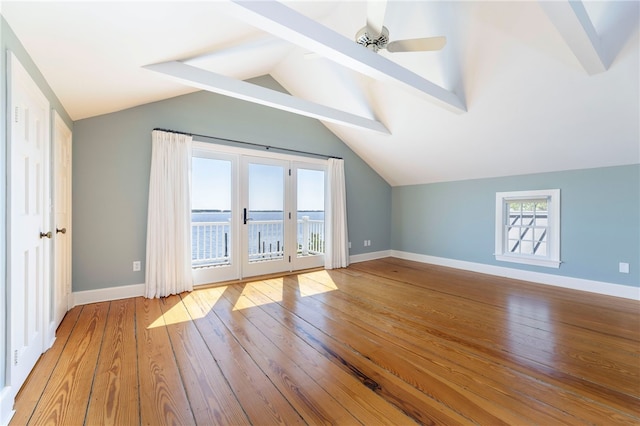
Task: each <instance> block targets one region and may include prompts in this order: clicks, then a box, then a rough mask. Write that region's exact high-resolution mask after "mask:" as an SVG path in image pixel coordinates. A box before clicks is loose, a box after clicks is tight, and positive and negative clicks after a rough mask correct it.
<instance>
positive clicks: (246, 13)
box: [227, 0, 466, 113]
mask: <svg viewBox="0 0 640 426" xmlns="http://www.w3.org/2000/svg"><path fill="white" fill-rule="evenodd" d="M230 5H235V7H229V8H227V10H228V12H229V13H231V14H232V15H233V16H235V17H236V18H238V19H241V20H243V21H245V22H246V23H248V24H250V25H253V26H255V27H257V28H260V29H262V30H264V31H267V32H269V33H271V34H273V35H276V36H278V37H280V38H282V39H284V40H287V41H289V42H291V43H294V44H297V45H299V46H302V47H304V48H305V49H308V50H311V51H314V52H317V53H318V54H320V55H322V56H325V57H326V58H329V59H331V60H333V61H334V62H336V63H338V64H341V65H343V66H346V67H348V68H351V69H353V70H355V71H357V72H360V73H362V74H364V75H367V76H369V77H372V78H374V79H376V80H380V81H386V82H392V83H395V84H398V85H400V86H403V87H405V88H408V89H409V90H411V91H413V92H414V93H418V94H420V95H422V96H424V97H425V98H427V99H429V100H430V101H433V102H435V103H436V104H438V105H440V106H442V107H444V108H447V109H448V110H450V111H454V112H457V113H461V112H465V111H466V107H465V105H464V103H463V102H462V101H461V100H460V98H459V97H458V96H457V95H456V94H455V93H453V92H450V91H448V90H446V89H444V88H442V87H440V86H438V85H437V84H434V83H432V82H431V81H429V80H427V79H425V78H423V77H421V76H419V75H418V74H416V73H414V72H412V71H409V70H408V69H406V68H404V67H401V66H400V65H398V64H396V63H395V62H392V61H390V60H388V59H387V58H385V57H383V56H380V55H378V54H377V53H374V52H371V51H370V50H368V49H366V48H364V47H363V46H360V45H358V44H356V42H355V41H353V40H350V39H348V38H346V37H344V36H343V35H341V34H338V33H337V32H335V31H333V30H331V29H329V28H327V27H325V26H324V25H322V24H320V23H318V22H316V21H314V20H313V19H310V18H307V17H306V16H304V15H302V14H300V13H298V12H296V11H295V10H293V9H290V8H288V7H287V6H285V5H283V4H281V3H279V2H277V1H273V0H268V1H243V0H231V4H230Z"/></svg>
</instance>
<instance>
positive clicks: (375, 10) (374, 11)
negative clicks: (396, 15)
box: [367, 0, 387, 39]
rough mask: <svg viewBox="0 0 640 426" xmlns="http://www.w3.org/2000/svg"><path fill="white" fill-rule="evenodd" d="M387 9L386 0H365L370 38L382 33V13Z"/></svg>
mask: <svg viewBox="0 0 640 426" xmlns="http://www.w3.org/2000/svg"><path fill="white" fill-rule="evenodd" d="M386 11H387V0H369V1H367V28H368V29H369V31H370V33H369V35H370V36H371V38H374V39H375V38H378V36H379V35H380V34H382V26H383V25H384V15H385V13H386Z"/></svg>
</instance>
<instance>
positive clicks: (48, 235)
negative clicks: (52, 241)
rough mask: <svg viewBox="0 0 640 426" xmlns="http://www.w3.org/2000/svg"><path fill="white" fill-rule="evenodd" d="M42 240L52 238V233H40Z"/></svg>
mask: <svg viewBox="0 0 640 426" xmlns="http://www.w3.org/2000/svg"><path fill="white" fill-rule="evenodd" d="M40 238H51V231H49V232H40Z"/></svg>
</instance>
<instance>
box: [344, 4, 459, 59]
mask: <svg viewBox="0 0 640 426" xmlns="http://www.w3.org/2000/svg"><path fill="white" fill-rule="evenodd" d="M386 8H387V2H386V0H382V1H381V0H369V1H368V2H367V25H365V26H364V27H363V28H361V29H360V30H359V31H358V32H357V33H356V43H358V44H361V45H362V46H365V47H366V48H368V49H369V50H372V51H374V52H377V51H379V50H380V49H387V51H389V52H428V51H434V50H440V49H442V48H443V47H444V45H445V44H446V43H447V38H446V37H444V36H438V37H425V38H413V39H407V40H395V41H391V42H390V41H389V30H388V29H387V27H385V26H384V25H383V24H384V15H385V12H386Z"/></svg>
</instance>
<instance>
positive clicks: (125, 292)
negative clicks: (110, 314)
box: [69, 284, 144, 309]
mask: <svg viewBox="0 0 640 426" xmlns="http://www.w3.org/2000/svg"><path fill="white" fill-rule="evenodd" d="M138 296H144V284H132V285H123V286H119V287H109V288H99V289H97V290H85V291H76V292H73V293H71V297H70V298H71V301H70V303H69V309H71V308H73V307H74V306H78V305H86V304H88V303H97V302H107V301H109V300H118V299H127V298H129V297H138Z"/></svg>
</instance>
